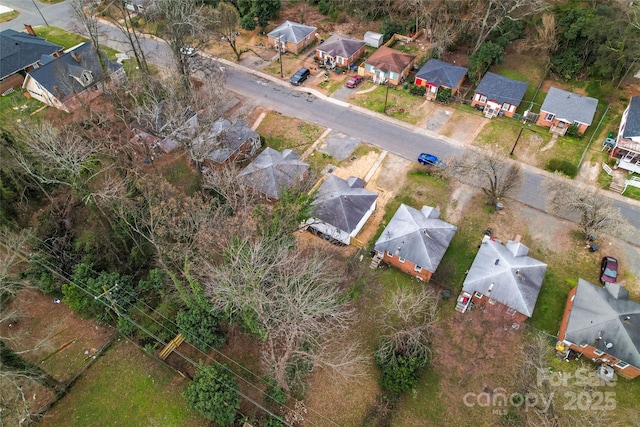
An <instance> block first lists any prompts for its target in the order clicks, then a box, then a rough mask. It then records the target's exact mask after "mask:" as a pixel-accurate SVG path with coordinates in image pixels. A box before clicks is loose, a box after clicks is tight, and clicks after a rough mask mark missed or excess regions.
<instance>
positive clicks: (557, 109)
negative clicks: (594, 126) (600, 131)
mask: <svg viewBox="0 0 640 427" xmlns="http://www.w3.org/2000/svg"><path fill="white" fill-rule="evenodd" d="M597 107H598V100H597V99H595V98H590V97H588V96H582V95H578V94H577V93H573V92H568V91H566V90H562V89H558V88H556V87H550V88H549V92H548V93H547V96H546V97H545V98H544V102H543V103H542V107H540V111H541V112H542V111H546V112H547V113H552V114H555V116H556V118H558V119H561V120H563V121H565V122H567V123H573V122H580V123H584V124H586V125H591V122H592V121H593V116H595V114H596V108H597Z"/></svg>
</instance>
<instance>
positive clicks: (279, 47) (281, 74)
mask: <svg viewBox="0 0 640 427" xmlns="http://www.w3.org/2000/svg"><path fill="white" fill-rule="evenodd" d="M282 36H283V34H280V35H279V36H278V52H279V53H280V78H283V77H284V73H283V72H282Z"/></svg>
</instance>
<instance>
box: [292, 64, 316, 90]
mask: <svg viewBox="0 0 640 427" xmlns="http://www.w3.org/2000/svg"><path fill="white" fill-rule="evenodd" d="M310 75H311V71H309V69H308V68H300V69H299V70H298V71H296V73H295V74H294V75H293V76H292V77H291V80H289V82H290V83H291V84H292V85H294V86H300V85H301V84H302V82H304V81H305V80H307V79H308V78H309V76H310Z"/></svg>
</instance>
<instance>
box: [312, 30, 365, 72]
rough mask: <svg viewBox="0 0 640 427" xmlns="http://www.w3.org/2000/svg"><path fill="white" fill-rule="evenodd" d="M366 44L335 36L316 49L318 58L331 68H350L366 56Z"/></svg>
mask: <svg viewBox="0 0 640 427" xmlns="http://www.w3.org/2000/svg"><path fill="white" fill-rule="evenodd" d="M364 48H365V43H364V41H362V40H355V39H350V38H348V37H345V36H341V35H338V34H334V35H332V36H331V37H329V38H328V39H327V40H325V41H324V42H323V43H321V44H319V45H318V46H317V47H316V58H318V59H319V60H321V61H323V62H324V64H325V65H326V66H328V67H330V68H333V67H349V66H350V65H351V64H353V63H354V62H355V61H356V60H357V59H358V58H360V57H361V56H362V55H363V54H364Z"/></svg>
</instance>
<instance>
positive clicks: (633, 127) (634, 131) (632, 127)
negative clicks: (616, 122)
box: [622, 96, 640, 138]
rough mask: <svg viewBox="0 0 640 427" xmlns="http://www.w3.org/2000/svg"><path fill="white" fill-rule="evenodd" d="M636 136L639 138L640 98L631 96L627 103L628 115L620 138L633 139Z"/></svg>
mask: <svg viewBox="0 0 640 427" xmlns="http://www.w3.org/2000/svg"><path fill="white" fill-rule="evenodd" d="M638 136H640V96H632V97H631V100H630V101H629V113H628V114H627V123H626V124H625V126H624V130H623V131H622V137H623V138H634V137H638Z"/></svg>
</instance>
